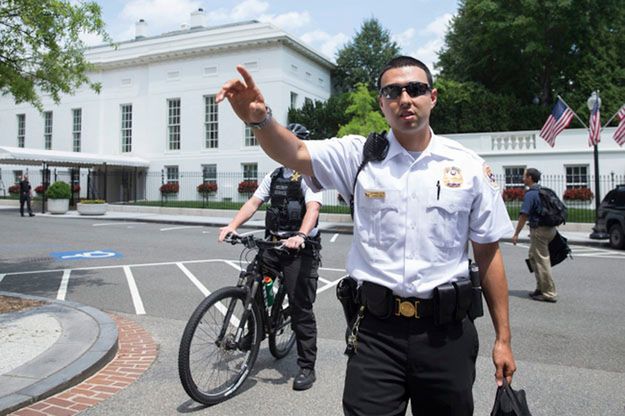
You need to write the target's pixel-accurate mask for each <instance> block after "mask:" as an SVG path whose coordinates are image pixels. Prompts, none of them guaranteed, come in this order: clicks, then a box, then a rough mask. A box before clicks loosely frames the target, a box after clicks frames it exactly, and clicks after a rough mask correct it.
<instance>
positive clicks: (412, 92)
mask: <svg viewBox="0 0 625 416" xmlns="http://www.w3.org/2000/svg"><path fill="white" fill-rule="evenodd" d="M404 90H406V92H407V93H408V95H409V96H411V97H412V98H416V97H419V96H421V95H425V94H426V93H427V92H428V91H431V90H432V88H431V87H430V86H429V85H428V84H425V83H423V82H419V81H414V82H409V83H408V84H406V85H398V84H391V85H387V86H385V87H382V88H380V95H381V96H382V97H384V98H386V99H387V100H394V99H395V98H397V97H399V96H400V95H401V93H402V92H403V91H404Z"/></svg>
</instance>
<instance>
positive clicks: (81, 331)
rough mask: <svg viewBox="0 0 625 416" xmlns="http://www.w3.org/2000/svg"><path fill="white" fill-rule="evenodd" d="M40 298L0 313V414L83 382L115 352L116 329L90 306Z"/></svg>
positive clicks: (29, 297)
mask: <svg viewBox="0 0 625 416" xmlns="http://www.w3.org/2000/svg"><path fill="white" fill-rule="evenodd" d="M0 295H2V296H9V297H19V298H23V299H31V300H38V301H41V302H43V304H42V305H41V306H38V307H34V308H31V309H25V310H22V311H18V312H9V313H2V314H0V357H2V358H1V360H2V364H1V365H0V415H6V414H8V413H10V412H12V411H14V410H17V409H20V408H22V407H24V406H27V405H29V404H31V403H35V402H37V401H39V400H41V399H44V398H46V397H49V396H51V395H53V394H55V393H57V392H60V391H63V390H65V389H66V388H68V387H71V386H73V385H75V384H77V383H79V382H81V381H82V380H84V379H86V378H87V377H89V376H90V375H92V374H93V373H95V372H96V371H98V370H99V369H100V368H102V367H103V366H104V365H105V364H106V363H108V362H109V361H110V360H111V359H112V358H113V357H114V356H115V353H116V352H117V338H118V332H117V326H116V325H115V322H113V320H111V318H109V317H108V316H107V315H106V314H105V313H103V312H101V311H99V310H98V309H95V308H92V307H90V306H83V305H79V304H77V303H73V302H66V301H63V302H61V301H57V300H52V299H47V298H41V297H34V296H25V295H22V294H18V293H12V292H0Z"/></svg>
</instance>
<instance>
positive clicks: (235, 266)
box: [223, 260, 243, 271]
mask: <svg viewBox="0 0 625 416" xmlns="http://www.w3.org/2000/svg"><path fill="white" fill-rule="evenodd" d="M223 262H224V263H226V264H227V265H229V266H232V267H234V268H235V269H236V270H238V271H241V270H243V267H241V266H240V265H239V264H236V263H235V262H234V261H230V260H223Z"/></svg>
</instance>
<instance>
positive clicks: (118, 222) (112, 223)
mask: <svg viewBox="0 0 625 416" xmlns="http://www.w3.org/2000/svg"><path fill="white" fill-rule="evenodd" d="M125 224H133V225H138V224H141V223H140V222H127V221H117V222H99V223H97V224H91V226H93V227H105V226H107V225H125Z"/></svg>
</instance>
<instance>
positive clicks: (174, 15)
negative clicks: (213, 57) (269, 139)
mask: <svg viewBox="0 0 625 416" xmlns="http://www.w3.org/2000/svg"><path fill="white" fill-rule="evenodd" d="M96 1H97V2H98V3H99V4H100V6H101V7H102V14H103V18H104V21H105V22H106V25H107V31H108V33H109V34H110V35H111V36H112V37H113V39H114V40H115V41H123V40H128V39H132V38H133V37H134V24H135V22H136V21H137V20H139V19H145V20H146V21H147V23H148V35H150V36H152V35H159V34H161V33H164V32H168V31H172V30H176V29H179V28H180V26H181V24H183V23H188V22H189V17H190V13H191V12H192V11H194V10H197V9H198V8H203V9H204V11H205V12H206V24H207V25H208V26H212V25H218V24H224V23H232V22H237V21H243V20H251V19H256V20H260V21H269V22H271V23H273V24H275V25H276V26H278V27H280V28H282V29H283V30H285V31H287V32H289V33H291V34H292V35H294V36H296V37H298V38H299V39H301V40H302V41H304V42H305V43H306V44H308V45H310V46H312V47H313V48H314V49H316V50H318V51H319V52H321V53H323V54H325V55H326V56H328V57H329V58H331V59H333V60H334V57H335V53H336V51H337V50H338V49H339V48H340V47H341V46H343V45H344V44H345V43H346V42H347V41H349V40H350V39H351V38H353V36H354V34H355V33H356V32H357V31H358V30H359V29H360V26H361V25H362V22H363V21H364V19H367V18H370V17H375V18H376V19H378V20H379V21H380V23H381V24H382V26H383V27H384V28H385V29H387V30H389V31H390V33H391V35H392V37H393V39H394V40H395V41H397V42H398V44H399V45H400V47H401V48H402V52H403V53H405V54H407V55H412V56H414V57H417V58H419V59H421V60H423V61H424V62H425V63H427V64H428V65H429V66H430V67H431V66H432V63H433V62H434V61H435V60H436V52H437V51H438V50H439V49H440V48H441V46H442V45H443V38H444V34H445V30H446V28H447V25H448V23H449V20H450V19H451V17H452V16H453V15H454V14H455V13H456V11H457V8H458V3H457V1H455V0H453V1H452V0H406V1H404V0H396V1H393V2H390V3H386V2H385V1H384V0H382V1H380V0H375V1H373V0H360V1H354V0H335V1H327V0H316V1H315V0H313V1H307V2H295V1H286V0H271V1H264V0H235V1H233V0H230V1H226V0H210V1H209V0H125V1H123V0H96ZM85 40H86V41H87V43H88V44H95V43H99V42H98V41H97V40H96V39H93V38H90V37H86V38H85Z"/></svg>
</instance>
